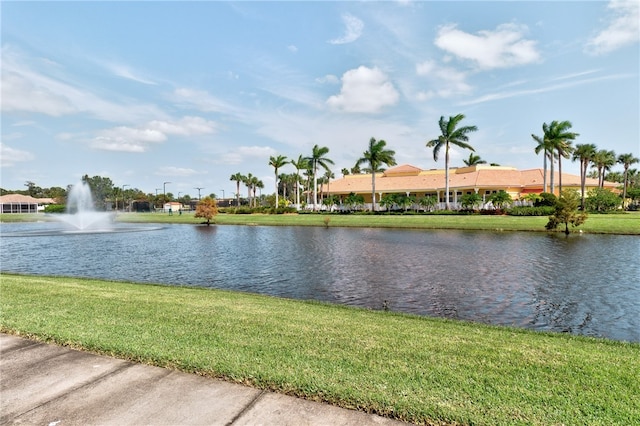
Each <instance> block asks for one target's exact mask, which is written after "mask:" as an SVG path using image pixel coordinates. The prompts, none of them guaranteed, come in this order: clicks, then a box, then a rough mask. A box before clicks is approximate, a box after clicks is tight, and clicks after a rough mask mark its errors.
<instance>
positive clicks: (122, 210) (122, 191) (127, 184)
mask: <svg viewBox="0 0 640 426" xmlns="http://www.w3.org/2000/svg"><path fill="white" fill-rule="evenodd" d="M125 186H129V184H126V183H125V184H124V185H122V211H123V212H124V187H125ZM116 200H117V199H116ZM117 204H118V202H117V201H116V210H118V206H117Z"/></svg>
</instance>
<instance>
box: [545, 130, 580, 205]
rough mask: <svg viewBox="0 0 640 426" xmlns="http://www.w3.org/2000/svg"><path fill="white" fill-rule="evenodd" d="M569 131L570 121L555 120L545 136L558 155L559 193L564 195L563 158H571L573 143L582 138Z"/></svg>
mask: <svg viewBox="0 0 640 426" xmlns="http://www.w3.org/2000/svg"><path fill="white" fill-rule="evenodd" d="M569 129H571V122H570V121H568V120H565V121H556V120H554V121H552V122H551V124H550V125H549V127H548V132H547V133H546V134H545V139H548V141H549V144H550V145H551V146H552V147H553V151H555V152H556V153H557V154H558V191H559V193H560V194H562V158H563V157H564V158H569V156H570V155H571V152H573V147H572V146H571V141H573V140H574V139H575V138H576V137H578V136H580V134H579V133H574V132H570V131H569Z"/></svg>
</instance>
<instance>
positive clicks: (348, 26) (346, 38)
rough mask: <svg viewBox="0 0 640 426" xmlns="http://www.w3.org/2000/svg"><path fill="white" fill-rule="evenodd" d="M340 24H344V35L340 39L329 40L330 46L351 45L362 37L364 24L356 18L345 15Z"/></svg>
mask: <svg viewBox="0 0 640 426" xmlns="http://www.w3.org/2000/svg"><path fill="white" fill-rule="evenodd" d="M342 22H344V25H345V29H344V34H343V35H342V36H341V37H338V38H335V39H333V40H329V43H331V44H347V43H353V42H354V41H356V40H357V39H359V38H360V36H361V35H362V30H363V29H364V23H363V22H362V21H361V20H360V19H358V18H357V17H355V16H353V15H351V14H349V13H345V14H344V15H342Z"/></svg>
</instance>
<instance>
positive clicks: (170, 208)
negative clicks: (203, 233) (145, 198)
mask: <svg viewBox="0 0 640 426" xmlns="http://www.w3.org/2000/svg"><path fill="white" fill-rule="evenodd" d="M163 210H164V212H165V213H169V212H172V213H178V212H179V211H181V210H184V207H183V206H182V203H177V202H175V201H171V202H169V203H164V207H163Z"/></svg>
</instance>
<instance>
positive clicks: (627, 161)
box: [618, 154, 640, 206]
mask: <svg viewBox="0 0 640 426" xmlns="http://www.w3.org/2000/svg"><path fill="white" fill-rule="evenodd" d="M637 162H640V159H638V158H637V157H634V156H633V154H620V155H618V163H620V164H622V165H623V166H624V183H623V189H622V203H623V206H624V200H625V199H626V198H627V185H628V183H629V167H630V166H631V165H632V164H635V163H637Z"/></svg>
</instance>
